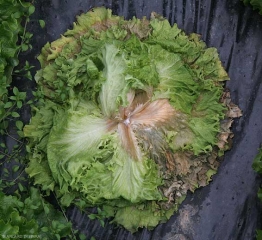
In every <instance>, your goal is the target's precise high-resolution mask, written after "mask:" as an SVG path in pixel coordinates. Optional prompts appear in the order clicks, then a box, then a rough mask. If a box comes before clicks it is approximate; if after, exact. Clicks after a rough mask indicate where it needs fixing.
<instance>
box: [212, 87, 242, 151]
mask: <svg viewBox="0 0 262 240" xmlns="http://www.w3.org/2000/svg"><path fill="white" fill-rule="evenodd" d="M220 102H221V103H223V104H224V105H225V106H226V107H227V110H226V113H225V119H224V120H223V121H221V124H220V133H219V134H218V143H217V146H218V147H219V149H221V150H227V149H230V148H231V145H232V138H233V137H234V134H233V133H232V132H231V130H230V128H231V125H232V123H233V119H234V118H238V117H241V116H242V111H241V109H240V108H239V107H238V106H237V105H236V104H234V103H232V100H231V97H230V92H229V90H225V91H224V93H223V95H222V97H221V99H220Z"/></svg>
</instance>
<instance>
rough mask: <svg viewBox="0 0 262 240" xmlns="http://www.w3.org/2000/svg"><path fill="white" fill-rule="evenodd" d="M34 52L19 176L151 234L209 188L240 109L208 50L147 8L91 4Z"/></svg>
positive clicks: (68, 201) (65, 201) (66, 202)
mask: <svg viewBox="0 0 262 240" xmlns="http://www.w3.org/2000/svg"><path fill="white" fill-rule="evenodd" d="M38 59H39V61H40V63H41V69H40V70H39V71H38V72H37V74H36V76H35V80H36V82H37V86H38V91H39V92H41V94H42V95H43V98H42V99H41V100H40V101H39V102H38V103H37V104H36V105H35V106H34V108H33V117H32V119H31V121H30V123H29V124H28V125H26V126H25V128H24V134H25V136H26V137H27V138H28V144H27V151H28V155H29V159H30V161H29V164H28V168H27V169H26V171H27V173H28V174H29V176H30V177H32V178H34V181H35V184H39V185H41V186H42V189H43V190H46V191H55V192H56V194H57V196H58V197H59V199H60V201H61V203H62V204H63V205H64V206H69V205H70V204H76V205H81V206H97V207H99V208H100V209H103V211H104V216H105V217H112V219H113V220H112V222H115V223H116V224H118V225H122V226H124V227H125V228H126V229H128V230H129V231H131V232H134V231H137V229H138V228H139V227H147V228H149V229H152V228H154V227H155V226H156V225H157V224H159V223H161V222H165V221H167V220H168V218H170V216H171V215H172V214H173V213H174V211H175V210H177V208H178V205H179V204H180V203H181V202H182V200H183V199H184V198H185V196H186V193H187V191H188V190H189V191H194V190H195V189H196V188H198V187H201V186H205V185H207V184H208V182H209V181H210V180H211V177H212V175H213V174H214V173H215V172H216V171H217V168H218V165H219V161H220V157H221V156H222V155H223V153H224V151H225V150H227V149H228V148H229V147H230V139H231V138H232V133H231V131H230V126H231V124H232V119H233V118H235V117H239V116H240V115H241V112H240V110H239V108H238V107H237V106H236V105H234V104H233V103H232V102H231V100H230V94H229V92H228V91H225V90H224V81H225V80H228V79H229V78H228V75H227V73H226V72H225V70H224V69H223V67H222V65H221V62H220V60H219V57H218V53H217V50H216V49H214V48H207V47H206V45H205V44H204V42H202V41H201V40H200V37H199V36H198V35H197V34H191V35H189V36H187V35H186V34H185V33H184V32H183V31H182V30H180V29H178V27H177V26H176V25H174V26H170V24H169V23H168V21H167V20H165V19H164V18H162V17H161V16H158V15H157V14H155V13H152V16H151V19H150V20H147V19H145V18H144V19H141V20H139V19H136V18H133V19H132V20H128V21H127V20H124V19H123V18H122V17H119V16H114V15H112V13H111V10H108V9H105V8H95V9H92V10H91V11H89V12H88V13H86V14H82V15H81V16H79V17H78V18H77V22H76V23H75V24H74V27H73V29H72V30H68V31H67V32H66V33H65V34H64V35H63V36H62V37H61V38H60V39H58V40H56V41H54V42H52V43H47V44H46V45H45V46H44V47H43V49H42V52H41V54H40V56H39V57H38ZM80 202H81V204H80ZM83 202H84V205H83Z"/></svg>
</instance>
